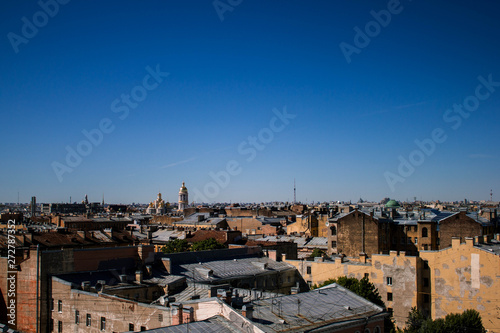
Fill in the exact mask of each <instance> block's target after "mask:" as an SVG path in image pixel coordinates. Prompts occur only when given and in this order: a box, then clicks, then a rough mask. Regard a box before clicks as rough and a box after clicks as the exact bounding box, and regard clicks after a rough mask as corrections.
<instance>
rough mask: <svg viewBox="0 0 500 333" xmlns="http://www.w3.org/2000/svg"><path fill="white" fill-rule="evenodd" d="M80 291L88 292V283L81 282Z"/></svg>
mask: <svg viewBox="0 0 500 333" xmlns="http://www.w3.org/2000/svg"><path fill="white" fill-rule="evenodd" d="M82 290H83V291H90V281H83V282H82Z"/></svg>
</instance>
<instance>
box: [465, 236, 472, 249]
mask: <svg viewBox="0 0 500 333" xmlns="http://www.w3.org/2000/svg"><path fill="white" fill-rule="evenodd" d="M465 244H467V247H473V246H474V238H472V237H465Z"/></svg>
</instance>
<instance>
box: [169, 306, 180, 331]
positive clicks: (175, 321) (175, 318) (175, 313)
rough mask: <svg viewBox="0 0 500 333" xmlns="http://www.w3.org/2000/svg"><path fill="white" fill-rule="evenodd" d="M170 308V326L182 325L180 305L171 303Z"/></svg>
mask: <svg viewBox="0 0 500 333" xmlns="http://www.w3.org/2000/svg"><path fill="white" fill-rule="evenodd" d="M170 306H171V308H172V312H171V313H172V326H174V325H180V324H182V319H183V316H182V312H183V311H182V308H183V306H182V304H181V303H172V304H170Z"/></svg>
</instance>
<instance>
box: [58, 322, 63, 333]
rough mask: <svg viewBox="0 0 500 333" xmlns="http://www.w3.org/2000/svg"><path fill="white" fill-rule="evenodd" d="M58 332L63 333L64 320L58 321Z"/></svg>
mask: <svg viewBox="0 0 500 333" xmlns="http://www.w3.org/2000/svg"><path fill="white" fill-rule="evenodd" d="M57 333H62V321H60V320H59V321H58V322H57Z"/></svg>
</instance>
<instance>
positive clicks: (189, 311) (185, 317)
mask: <svg viewBox="0 0 500 333" xmlns="http://www.w3.org/2000/svg"><path fill="white" fill-rule="evenodd" d="M193 321H194V309H193V307H191V306H184V307H182V322H183V323H192V322H193Z"/></svg>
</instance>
